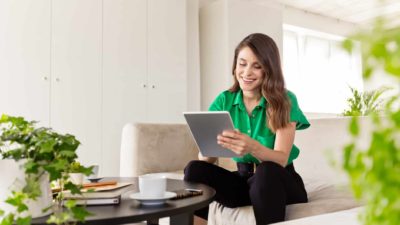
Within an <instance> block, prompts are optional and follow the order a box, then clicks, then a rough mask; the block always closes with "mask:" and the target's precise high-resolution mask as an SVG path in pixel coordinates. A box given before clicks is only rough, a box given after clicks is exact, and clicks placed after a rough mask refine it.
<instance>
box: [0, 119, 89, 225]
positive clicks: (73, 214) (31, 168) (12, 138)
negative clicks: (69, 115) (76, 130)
mask: <svg viewBox="0 0 400 225" xmlns="http://www.w3.org/2000/svg"><path fill="white" fill-rule="evenodd" d="M35 124H36V122H34V121H26V120H25V119H24V118H22V117H13V116H8V115H2V116H1V118H0V155H1V156H2V159H13V160H15V161H19V160H24V161H23V166H24V170H25V181H26V184H25V186H24V187H23V188H22V190H14V191H13V192H12V194H11V196H8V197H7V199H6V202H7V203H8V204H10V205H12V206H14V207H15V209H16V212H15V213H8V214H7V215H3V219H2V220H1V221H0V224H1V225H12V224H14V223H16V224H18V225H22V224H30V221H31V217H30V216H27V217H24V216H22V215H23V212H25V211H27V210H28V206H27V204H26V202H27V201H28V200H31V199H32V200H35V199H36V198H38V197H39V196H40V195H41V194H42V193H41V190H40V183H39V182H40V178H41V177H42V176H43V175H44V174H45V173H47V174H48V175H49V178H50V180H49V182H53V181H56V182H57V183H58V184H59V186H60V188H61V190H70V191H71V192H72V193H77V194H80V193H81V192H80V189H81V187H79V186H76V185H75V184H73V183H71V182H70V181H68V173H69V172H70V171H71V170H73V169H75V168H72V165H73V162H76V159H77V158H78V156H77V154H76V150H77V148H78V146H79V144H80V142H79V141H78V140H76V138H75V137H74V136H73V135H70V134H66V135H61V134H58V133H56V132H54V131H53V130H51V129H50V128H44V127H41V128H35ZM0 160H1V159H0ZM79 171H80V172H84V173H85V174H87V175H89V174H90V173H91V172H92V171H91V168H86V167H84V166H82V165H80V164H79ZM55 200H56V204H55V206H54V207H52V206H49V207H48V208H46V209H45V211H46V210H49V209H50V208H52V209H54V214H53V215H52V216H51V217H50V219H49V221H48V222H49V223H56V224H67V223H68V222H69V221H71V219H74V220H78V221H84V219H85V216H86V215H88V212H87V211H86V210H85V209H84V208H82V207H80V206H76V205H74V204H71V205H70V207H66V210H64V208H63V206H62V204H63V201H64V199H63V196H62V192H59V193H58V194H57V196H56V198H55ZM0 212H1V214H4V211H2V210H0ZM65 215H67V216H65Z"/></svg>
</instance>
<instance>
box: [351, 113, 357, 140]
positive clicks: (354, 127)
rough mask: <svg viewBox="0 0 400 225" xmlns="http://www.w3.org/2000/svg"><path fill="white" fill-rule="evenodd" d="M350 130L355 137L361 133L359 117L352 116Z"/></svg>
mask: <svg viewBox="0 0 400 225" xmlns="http://www.w3.org/2000/svg"><path fill="white" fill-rule="evenodd" d="M349 131H350V134H351V135H352V136H353V137H356V136H358V134H359V127H358V118H357V117H356V116H354V117H352V118H351V120H350V125H349Z"/></svg>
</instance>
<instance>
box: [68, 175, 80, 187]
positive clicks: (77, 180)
mask: <svg viewBox="0 0 400 225" xmlns="http://www.w3.org/2000/svg"><path fill="white" fill-rule="evenodd" d="M69 180H70V181H71V182H72V183H73V184H75V185H82V184H83V174H82V173H69Z"/></svg>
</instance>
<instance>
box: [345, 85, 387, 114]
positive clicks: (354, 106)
mask: <svg viewBox="0 0 400 225" xmlns="http://www.w3.org/2000/svg"><path fill="white" fill-rule="evenodd" d="M349 88H350V91H351V94H352V96H351V97H350V98H348V99H347V103H348V109H346V110H344V112H343V113H342V115H343V116H368V115H370V114H372V113H381V112H382V107H383V103H384V100H383V99H382V94H383V93H385V92H386V91H388V90H390V88H386V87H382V88H379V89H377V90H372V91H365V92H361V91H358V90H357V89H355V88H352V87H349Z"/></svg>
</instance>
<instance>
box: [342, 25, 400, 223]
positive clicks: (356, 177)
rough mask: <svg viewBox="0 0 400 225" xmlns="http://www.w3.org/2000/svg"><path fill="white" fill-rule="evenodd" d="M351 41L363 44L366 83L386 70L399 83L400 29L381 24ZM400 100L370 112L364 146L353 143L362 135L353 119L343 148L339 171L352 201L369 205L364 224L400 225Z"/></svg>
mask: <svg viewBox="0 0 400 225" xmlns="http://www.w3.org/2000/svg"><path fill="white" fill-rule="evenodd" d="M353 40H357V41H359V42H360V44H361V50H362V57H363V65H364V67H363V75H364V77H365V78H369V77H371V76H374V72H375V71H377V70H384V71H385V72H386V74H388V75H389V76H392V77H393V78H395V79H396V81H397V85H399V84H400V27H386V26H385V21H384V20H383V19H379V20H377V21H376V23H375V25H374V27H373V28H372V29H369V30H367V31H362V32H360V33H358V34H356V35H355V36H354V37H353ZM343 46H344V48H345V49H347V50H348V51H351V50H352V49H353V48H354V42H353V41H351V40H346V41H345V42H343ZM399 99H400V96H399V94H397V95H395V96H393V97H391V98H390V99H389V100H388V101H387V102H386V103H385V107H384V110H383V115H384V116H379V115H377V114H376V113H372V115H371V119H372V122H373V124H374V129H373V131H372V132H371V136H370V137H371V141H370V143H369V144H368V147H366V148H365V147H364V148H362V147H360V146H359V145H358V144H357V137H358V136H359V135H360V133H361V132H360V126H359V123H358V119H357V117H356V116H355V117H353V118H352V120H351V123H350V126H349V131H350V134H351V135H352V137H353V141H352V142H351V143H349V144H348V145H347V146H346V147H345V149H344V161H343V167H344V170H345V171H346V172H347V174H348V175H349V177H350V180H351V185H352V189H353V191H354V193H355V196H356V197H357V198H362V199H364V200H365V201H366V203H367V204H366V206H365V210H364V212H363V213H362V215H361V219H362V222H363V224H364V225H376V224H379V225H397V224H399V221H400V198H399V193H400V192H399V191H400V135H399V134H400V109H399Z"/></svg>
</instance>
